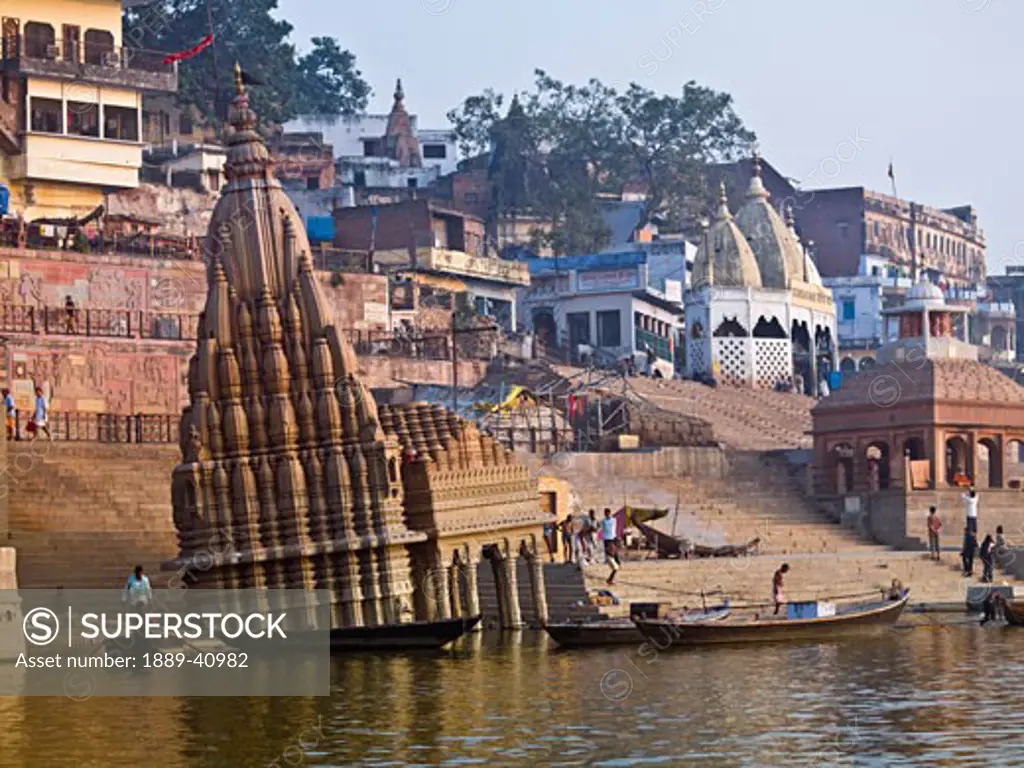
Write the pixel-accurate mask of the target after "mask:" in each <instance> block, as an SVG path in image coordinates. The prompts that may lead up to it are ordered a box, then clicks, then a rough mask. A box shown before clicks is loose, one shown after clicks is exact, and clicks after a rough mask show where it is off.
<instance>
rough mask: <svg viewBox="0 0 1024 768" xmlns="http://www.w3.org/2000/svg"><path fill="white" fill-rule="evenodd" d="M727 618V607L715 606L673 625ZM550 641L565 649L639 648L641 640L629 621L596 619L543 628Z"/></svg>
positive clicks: (684, 616) (687, 615) (685, 615)
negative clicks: (617, 646) (619, 646)
mask: <svg viewBox="0 0 1024 768" xmlns="http://www.w3.org/2000/svg"><path fill="white" fill-rule="evenodd" d="M728 615H729V608H728V607H726V606H715V607H713V608H709V609H708V610H706V611H688V612H686V613H682V614H679V615H678V616H677V617H676V618H675V621H677V622H681V623H683V624H686V623H689V622H695V621H708V622H711V621H721V620H722V619H724V618H726V617H727V616H728ZM544 629H545V630H547V633H548V634H549V635H551V637H552V639H553V640H554V641H555V642H556V643H558V644H559V645H561V646H564V647H567V648H582V647H584V646H594V645H639V644H640V643H642V642H644V636H643V634H642V633H641V632H640V630H639V629H637V627H636V625H635V624H634V623H633V620H632V619H629V618H621V619H608V618H595V619H586V620H583V621H565V622H559V623H555V624H548V625H547V626H546V627H544Z"/></svg>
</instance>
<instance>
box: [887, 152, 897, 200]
mask: <svg viewBox="0 0 1024 768" xmlns="http://www.w3.org/2000/svg"><path fill="white" fill-rule="evenodd" d="M889 180H890V181H892V196H893V197H895V198H896V199H897V200H899V199H900V196H899V193H898V192H897V191H896V173H895V172H894V171H893V169H892V158H891V157H890V158H889Z"/></svg>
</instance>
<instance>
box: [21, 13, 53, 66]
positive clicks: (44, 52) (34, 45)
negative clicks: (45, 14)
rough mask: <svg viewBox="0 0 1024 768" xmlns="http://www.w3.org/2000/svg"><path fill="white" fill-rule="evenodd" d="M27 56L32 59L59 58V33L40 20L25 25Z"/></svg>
mask: <svg viewBox="0 0 1024 768" xmlns="http://www.w3.org/2000/svg"><path fill="white" fill-rule="evenodd" d="M25 56H26V57H28V58H30V59H55V58H57V34H56V33H55V32H54V31H53V27H51V26H50V25H49V24H40V23H39V22H38V21H30V22H29V23H28V24H26V25H25Z"/></svg>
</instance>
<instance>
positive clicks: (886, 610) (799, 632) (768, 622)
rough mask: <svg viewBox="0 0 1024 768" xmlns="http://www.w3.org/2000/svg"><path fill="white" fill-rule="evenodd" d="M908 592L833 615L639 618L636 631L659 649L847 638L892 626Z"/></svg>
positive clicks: (859, 604) (908, 595)
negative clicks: (691, 620) (696, 619)
mask: <svg viewBox="0 0 1024 768" xmlns="http://www.w3.org/2000/svg"><path fill="white" fill-rule="evenodd" d="M909 599H910V590H903V592H902V593H901V594H900V596H899V597H898V598H897V599H889V600H885V601H875V602H873V603H858V604H853V605H848V606H844V607H842V608H840V609H838V610H836V612H835V614H834V615H830V616H816V617H813V618H778V617H775V616H768V617H756V616H755V617H751V618H741V617H735V618H733V617H730V619H729V620H727V621H707V622H705V621H697V622H680V621H677V620H674V619H673V618H672V617H665V618H641V617H636V618H634V619H633V622H634V623H635V624H636V627H637V629H638V630H639V631H640V633H641V634H643V635H644V636H645V637H646V638H647V639H649V640H650V641H651V642H653V643H655V644H656V645H657V646H658V648H659V649H667V648H670V647H671V648H676V647H679V648H682V647H690V646H697V645H727V644H735V643H759V642H778V641H793V640H797V641H799V640H830V639H832V638H836V637H843V636H848V635H860V634H871V633H874V632H878V631H880V630H883V629H886V628H887V627H890V626H892V625H893V624H894V623H895V622H896V620H897V619H898V618H899V617H900V614H902V613H903V609H904V608H905V607H906V605H907V601H908V600H909Z"/></svg>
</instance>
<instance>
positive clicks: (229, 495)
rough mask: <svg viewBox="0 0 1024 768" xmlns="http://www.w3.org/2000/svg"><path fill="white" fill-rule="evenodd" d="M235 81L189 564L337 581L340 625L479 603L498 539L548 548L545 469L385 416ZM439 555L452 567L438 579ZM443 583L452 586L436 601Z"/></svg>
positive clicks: (192, 487)
mask: <svg viewBox="0 0 1024 768" xmlns="http://www.w3.org/2000/svg"><path fill="white" fill-rule="evenodd" d="M236 86H237V91H238V95H237V96H236V98H235V101H234V104H233V107H232V113H231V123H232V125H233V126H234V130H233V131H232V132H231V134H230V136H229V138H228V158H227V162H226V165H225V171H226V175H227V179H228V184H227V185H226V187H225V188H224V191H223V195H222V197H221V199H220V201H219V202H218V204H217V207H216V209H215V210H214V213H213V217H212V220H211V222H210V229H209V234H208V237H207V252H208V254H209V256H210V263H209V269H208V273H207V281H208V294H207V299H206V306H205V310H204V312H203V314H202V316H201V319H200V325H199V333H198V336H199V340H198V342H197V348H196V352H195V355H194V356H193V357H192V359H191V361H190V364H189V374H188V390H189V400H190V405H189V406H188V407H187V408H186V409H185V411H184V413H183V415H182V419H181V432H180V434H181V450H182V457H183V460H182V463H181V464H180V465H178V466H177V467H176V468H175V470H174V473H173V478H172V496H173V502H174V522H175V526H176V529H177V532H178V539H179V543H180V556H179V563H180V562H182V561H183V562H185V563H188V562H189V561H194V562H200V560H201V562H202V565H203V567H202V568H199V567H196V568H191V569H190V574H191V577H192V578H194V579H195V580H197V581H198V586H200V587H214V588H216V587H270V588H275V587H277V588H279V587H289V588H306V589H312V588H316V589H326V590H329V591H330V592H331V593H332V596H333V598H332V600H333V616H332V620H333V624H334V625H335V626H352V625H375V624H381V623H393V622H399V621H408V620H410V619H411V618H417V619H427V618H435V617H437V616H439V615H440V616H444V615H446V614H448V615H450V613H451V611H452V608H453V607H454V608H455V610H461V607H460V606H459V605H458V604H459V603H461V602H462V601H464V602H465V607H466V610H467V611H468V612H473V611H475V610H477V609H478V607H479V599H478V595H477V594H476V573H475V570H474V571H473V573H472V574H470V573H468V570H470V569H475V567H476V564H477V563H478V562H479V559H480V552H481V551H482V550H483V548H484V547H485V546H489V545H500V549H501V551H503V552H506V553H508V552H511V553H512V555H511V556H510V557H508V558H506V560H505V561H503V565H502V567H504V568H509V567H510V566H509V565H508V562H511V563H512V566H511V567H512V568H513V569H514V559H515V554H516V553H517V552H518V551H519V550H520V549H521V545H522V543H523V542H528V546H529V547H530V548H531V551H535V548H536V544H535V541H536V539H538V538H539V537H540V526H541V524H542V523H543V521H544V518H545V515H544V514H543V513H542V512H541V511H540V509H539V505H538V500H537V488H536V483H535V482H534V480H533V479H532V478H531V477H530V475H529V473H528V472H527V470H526V468H525V467H523V466H520V465H519V464H518V463H517V462H516V461H515V460H514V458H513V457H512V455H511V454H509V453H508V452H507V451H506V450H505V449H504V448H503V447H502V446H500V445H498V444H497V443H496V442H495V441H494V440H492V439H491V438H490V437H488V436H483V435H481V434H480V433H479V431H478V430H477V429H476V427H475V426H472V425H469V424H467V423H465V422H462V421H461V420H460V419H458V418H456V417H455V416H453V415H451V414H449V413H448V412H447V411H445V409H444V408H442V407H440V406H430V405H427V404H413V405H409V406H403V407H401V408H386V409H384V410H383V412H382V413H379V412H378V407H377V405H376V403H375V402H374V399H373V397H372V395H371V394H370V391H369V389H368V388H367V387H366V385H365V384H364V382H363V381H362V380H361V377H360V372H359V368H358V364H357V361H356V355H355V352H354V350H353V348H352V346H351V345H350V343H349V342H348V341H347V340H346V339H345V338H344V336H343V335H342V334H341V333H339V331H338V329H337V328H336V327H335V326H334V324H333V322H332V318H331V316H330V312H329V310H328V308H327V304H326V302H325V300H324V297H323V295H322V293H321V286H320V284H319V282H318V280H317V279H316V277H315V275H314V273H313V265H312V260H311V258H310V248H309V243H308V241H307V239H306V234H305V230H304V228H303V226H302V222H301V220H300V219H299V216H298V214H297V212H296V210H295V208H294V206H293V205H292V203H291V201H290V200H289V199H288V197H287V195H286V194H285V192H284V191H283V189H282V188H281V186H280V184H279V183H278V181H277V180H276V179H275V178H274V174H273V169H272V162H271V159H270V155H269V153H268V151H267V147H266V146H265V144H264V142H263V140H262V138H261V137H260V135H259V134H258V133H257V132H256V116H255V115H254V114H253V112H252V111H251V110H250V109H249V98H248V95H247V94H246V93H245V89H244V87H243V86H242V84H241V81H240V78H239V77H238V76H237V75H236ZM456 555H458V556H456ZM459 568H461V569H462V571H463V572H464V575H463V576H462V581H464V582H465V584H466V586H465V588H460V586H461V585H460V579H459V572H458V569H459ZM441 569H444V570H443V572H444V573H445V574H446V576H447V574H448V573H449V571H452V572H453V573H454V575H453V576H452V578H451V579H448V578H445V579H435V578H434V577H435V576H436V575H437V574H438V573H441V572H442V570H441ZM510 578H511V579H512V581H513V582H514V578H515V575H514V573H512V574H511V576H510ZM428 581H429V582H430V584H431V587H430V589H433V588H434V585H435V582H443V586H444V589H445V591H446V594H445V595H443V596H440V597H436V596H435V598H434V599H428V597H427V596H426V593H427V592H428V591H429V590H428V589H427V588H426V587H425V584H426V582H428ZM517 599H518V598H517ZM446 606H447V607H446ZM413 607H414V608H413ZM503 611H505V613H507V614H508V615H510V616H512V615H513V614H514V615H515V616H516V617H518V615H519V614H518V607H517V608H516V609H515V611H514V612H511V611H510V610H505V609H503ZM516 621H518V619H516Z"/></svg>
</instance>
